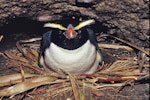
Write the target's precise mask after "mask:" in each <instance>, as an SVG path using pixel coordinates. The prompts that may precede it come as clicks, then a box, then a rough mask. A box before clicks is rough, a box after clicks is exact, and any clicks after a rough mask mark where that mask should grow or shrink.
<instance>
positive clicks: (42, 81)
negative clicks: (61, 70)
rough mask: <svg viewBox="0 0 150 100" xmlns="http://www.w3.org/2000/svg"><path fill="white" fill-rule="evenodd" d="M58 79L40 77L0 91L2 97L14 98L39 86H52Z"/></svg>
mask: <svg viewBox="0 0 150 100" xmlns="http://www.w3.org/2000/svg"><path fill="white" fill-rule="evenodd" d="M56 79H57V78H55V77H48V76H40V77H36V78H32V79H27V80H26V81H25V82H22V83H19V84H16V85H14V86H11V87H8V88H5V89H2V90H0V97H3V96H14V95H17V94H19V93H22V92H25V91H27V90H30V89H33V88H35V87H38V86H41V85H46V84H50V83H51V82H53V81H55V80H56Z"/></svg>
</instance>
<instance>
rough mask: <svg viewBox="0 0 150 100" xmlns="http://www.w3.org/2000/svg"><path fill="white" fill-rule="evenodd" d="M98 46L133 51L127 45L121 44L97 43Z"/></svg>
mask: <svg viewBox="0 0 150 100" xmlns="http://www.w3.org/2000/svg"><path fill="white" fill-rule="evenodd" d="M98 46H99V47H100V48H111V49H125V50H127V51H133V49H132V48H130V47H128V46H121V45H115V44H104V43H101V44H98Z"/></svg>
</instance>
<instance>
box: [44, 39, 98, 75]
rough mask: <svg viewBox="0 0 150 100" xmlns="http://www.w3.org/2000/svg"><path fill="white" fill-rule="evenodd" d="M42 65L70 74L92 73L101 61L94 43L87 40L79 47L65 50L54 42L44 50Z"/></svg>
mask: <svg viewBox="0 0 150 100" xmlns="http://www.w3.org/2000/svg"><path fill="white" fill-rule="evenodd" d="M42 60H44V62H43V63H44V64H43V65H44V67H45V69H47V67H49V68H50V69H52V70H54V71H56V72H59V73H62V72H61V70H60V69H62V70H64V71H66V72H69V73H72V74H92V73H93V72H94V71H95V70H96V69H97V67H98V65H99V62H100V61H101V56H100V55H99V54H98V52H97V50H96V48H95V46H94V45H92V44H91V42H90V41H89V40H87V42H86V43H85V44H84V45H82V46H81V47H79V48H77V49H74V50H67V49H63V48H61V47H58V46H57V45H55V44H54V43H51V44H50V47H49V48H47V49H46V50H45V55H44V58H42Z"/></svg>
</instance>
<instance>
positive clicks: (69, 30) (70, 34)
mask: <svg viewBox="0 0 150 100" xmlns="http://www.w3.org/2000/svg"><path fill="white" fill-rule="evenodd" d="M76 35H77V33H76V31H75V30H74V27H73V26H72V25H71V24H70V25H69V26H68V28H67V30H66V32H65V36H66V38H68V39H73V38H75V37H76Z"/></svg>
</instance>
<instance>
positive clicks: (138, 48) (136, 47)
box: [110, 35, 150, 56]
mask: <svg viewBox="0 0 150 100" xmlns="http://www.w3.org/2000/svg"><path fill="white" fill-rule="evenodd" d="M110 36H111V37H113V38H115V39H117V40H119V41H121V42H123V43H125V44H128V45H129V46H131V47H134V48H135V49H137V50H139V51H141V52H144V53H145V54H147V55H148V56H150V53H149V52H147V51H145V50H144V49H142V48H140V47H138V46H137V45H135V44H131V43H129V42H127V41H124V40H122V39H120V38H118V37H115V36H112V35H110Z"/></svg>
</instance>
